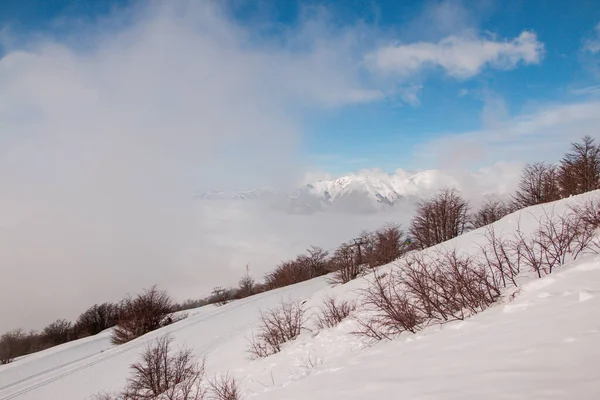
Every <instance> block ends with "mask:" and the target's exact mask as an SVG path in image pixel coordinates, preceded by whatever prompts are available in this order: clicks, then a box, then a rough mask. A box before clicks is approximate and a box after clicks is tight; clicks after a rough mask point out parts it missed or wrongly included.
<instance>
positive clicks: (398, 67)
mask: <svg viewBox="0 0 600 400" xmlns="http://www.w3.org/2000/svg"><path fill="white" fill-rule="evenodd" d="M543 52H544V45H543V44H542V43H541V42H540V41H539V40H538V38H537V35H536V34H535V33H533V32H522V33H521V34H520V35H519V36H518V37H516V38H515V39H512V40H494V39H488V38H482V37H478V36H476V35H475V34H474V33H471V34H469V35H462V36H454V35H453V36H448V37H446V38H444V39H442V40H440V41H438V42H435V43H432V42H415V43H407V44H398V45H390V46H383V47H381V48H379V49H377V50H376V51H375V52H374V53H372V54H371V55H370V56H369V57H368V59H369V61H370V62H371V64H372V66H373V68H375V69H376V70H379V71H381V72H383V73H389V74H397V75H400V76H405V77H409V76H411V75H414V74H416V73H418V72H420V71H421V70H423V69H427V68H437V67H439V68H442V69H443V70H444V71H445V72H446V73H447V74H448V75H450V76H452V77H455V78H459V79H466V78H471V77H473V76H475V75H477V74H479V73H480V72H481V71H482V70H483V69H485V68H494V69H500V70H508V69H512V68H515V67H517V66H518V65H519V64H525V65H527V64H538V63H539V62H540V60H541V58H542V55H543Z"/></svg>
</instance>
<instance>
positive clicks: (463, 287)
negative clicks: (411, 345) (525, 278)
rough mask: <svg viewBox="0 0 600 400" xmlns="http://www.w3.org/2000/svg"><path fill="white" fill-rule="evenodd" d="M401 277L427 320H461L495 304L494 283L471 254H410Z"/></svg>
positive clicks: (443, 250)
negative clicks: (429, 255) (427, 255)
mask: <svg viewBox="0 0 600 400" xmlns="http://www.w3.org/2000/svg"><path fill="white" fill-rule="evenodd" d="M400 274H401V275H400V278H399V279H401V280H402V282H403V284H404V287H405V290H406V292H407V293H408V294H409V295H410V297H411V299H412V300H413V304H414V306H415V307H416V308H417V309H418V310H419V312H420V313H421V314H422V315H423V316H424V317H425V318H426V319H428V320H431V321H437V322H447V321H452V320H462V319H464V318H465V317H466V316H468V315H472V314H476V313H478V312H480V311H483V310H484V309H486V308H487V307H488V306H489V305H491V304H492V303H494V302H495V301H496V300H497V299H498V297H499V296H500V290H499V288H498V286H497V282H496V281H495V280H494V279H493V277H492V276H491V275H490V274H489V273H488V271H486V270H485V269H484V268H482V267H481V266H478V265H477V264H476V263H475V262H474V261H473V259H472V258H471V257H469V256H461V255H459V254H458V253H457V251H456V250H446V249H442V250H439V251H437V252H436V253H435V254H433V255H432V256H431V257H427V258H426V257H425V256H423V255H415V256H412V257H411V258H410V259H409V260H407V262H406V264H405V265H404V266H403V268H402V269H401V271H400Z"/></svg>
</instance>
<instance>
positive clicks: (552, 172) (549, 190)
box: [512, 162, 560, 210]
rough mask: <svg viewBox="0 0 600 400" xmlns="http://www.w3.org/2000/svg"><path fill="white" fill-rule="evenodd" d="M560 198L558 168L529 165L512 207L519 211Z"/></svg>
mask: <svg viewBox="0 0 600 400" xmlns="http://www.w3.org/2000/svg"><path fill="white" fill-rule="evenodd" d="M559 198H560V191H559V187H558V183H557V172H556V167H555V166H554V165H551V164H546V163H543V162H539V163H535V164H527V165H526V166H525V168H524V169H523V172H522V173H521V179H520V180H519V185H518V187H517V191H516V193H515V194H514V195H513V196H512V207H513V209H515V210H519V209H522V208H525V207H529V206H534V205H536V204H542V203H547V202H550V201H555V200H558V199H559Z"/></svg>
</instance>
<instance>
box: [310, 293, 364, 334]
mask: <svg viewBox="0 0 600 400" xmlns="http://www.w3.org/2000/svg"><path fill="white" fill-rule="evenodd" d="M354 310H356V303H354V302H352V301H348V300H344V301H339V302H338V301H337V300H336V299H335V297H326V298H325V299H324V300H323V304H322V305H321V307H320V311H321V313H320V314H319V315H317V328H318V329H319V330H322V329H326V328H333V327H334V326H336V325H337V324H339V323H340V322H342V321H343V320H344V319H346V318H347V317H348V316H349V315H350V314H351V313H352V312H353V311H354Z"/></svg>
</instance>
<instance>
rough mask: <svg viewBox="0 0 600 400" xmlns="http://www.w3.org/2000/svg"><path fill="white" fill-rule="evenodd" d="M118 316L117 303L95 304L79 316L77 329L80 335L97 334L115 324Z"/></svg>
mask: <svg viewBox="0 0 600 400" xmlns="http://www.w3.org/2000/svg"><path fill="white" fill-rule="evenodd" d="M118 317H119V308H118V306H117V305H116V304H112V303H102V304H94V305H93V306H91V307H90V308H88V309H87V310H86V311H84V312H83V313H82V314H81V315H80V316H79V318H78V319H77V322H76V323H75V330H76V331H77V333H78V335H79V336H87V335H95V334H97V333H100V332H102V331H103V330H105V329H108V328H111V327H113V326H115V325H116V324H117V320H118Z"/></svg>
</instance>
